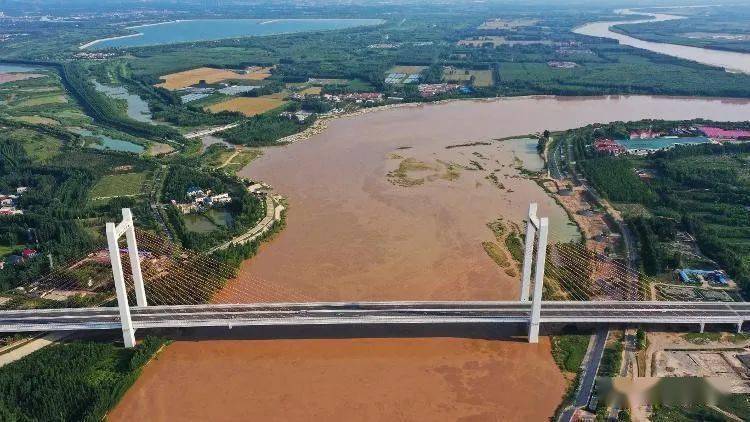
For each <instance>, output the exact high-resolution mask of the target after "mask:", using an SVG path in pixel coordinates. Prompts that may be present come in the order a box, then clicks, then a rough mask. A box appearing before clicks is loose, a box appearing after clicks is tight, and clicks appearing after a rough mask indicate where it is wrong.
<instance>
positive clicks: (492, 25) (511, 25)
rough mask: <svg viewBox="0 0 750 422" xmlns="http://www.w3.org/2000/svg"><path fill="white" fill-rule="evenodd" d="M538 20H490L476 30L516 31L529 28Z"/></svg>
mask: <svg viewBox="0 0 750 422" xmlns="http://www.w3.org/2000/svg"><path fill="white" fill-rule="evenodd" d="M537 22H539V19H490V20H488V21H485V22H484V23H483V24H481V25H479V27H478V28H477V29H516V28H521V27H524V26H531V25H534V24H536V23H537Z"/></svg>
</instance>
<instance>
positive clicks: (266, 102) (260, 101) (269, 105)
mask: <svg viewBox="0 0 750 422" xmlns="http://www.w3.org/2000/svg"><path fill="white" fill-rule="evenodd" d="M284 104H285V101H284V100H283V99H281V98H278V96H270V95H269V96H264V97H238V98H232V99H231V100H227V101H224V102H222V103H218V104H213V105H210V106H208V109H209V110H210V111H211V112H212V113H218V112H221V111H237V112H240V113H242V114H244V115H245V116H248V117H250V116H255V115H256V114H261V113H265V112H266V111H269V110H273V109H275V108H276V107H280V106H282V105H284Z"/></svg>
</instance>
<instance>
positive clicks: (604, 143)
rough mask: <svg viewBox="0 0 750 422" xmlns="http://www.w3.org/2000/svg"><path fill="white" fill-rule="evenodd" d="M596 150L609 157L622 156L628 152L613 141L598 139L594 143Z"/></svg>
mask: <svg viewBox="0 0 750 422" xmlns="http://www.w3.org/2000/svg"><path fill="white" fill-rule="evenodd" d="M594 150H595V151H596V152H598V153H602V154H609V155H620V154H622V153H624V152H625V151H626V149H625V147H623V146H622V145H620V144H618V143H617V141H615V140H612V139H597V140H596V141H594Z"/></svg>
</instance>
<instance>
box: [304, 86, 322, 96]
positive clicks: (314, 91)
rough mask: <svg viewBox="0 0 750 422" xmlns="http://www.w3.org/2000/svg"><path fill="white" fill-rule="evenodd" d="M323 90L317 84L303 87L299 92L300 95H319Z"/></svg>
mask: <svg viewBox="0 0 750 422" xmlns="http://www.w3.org/2000/svg"><path fill="white" fill-rule="evenodd" d="M322 91H323V88H322V87H319V86H311V87H308V88H305V89H303V90H302V91H300V92H299V93H300V94H302V95H320V93H321V92H322Z"/></svg>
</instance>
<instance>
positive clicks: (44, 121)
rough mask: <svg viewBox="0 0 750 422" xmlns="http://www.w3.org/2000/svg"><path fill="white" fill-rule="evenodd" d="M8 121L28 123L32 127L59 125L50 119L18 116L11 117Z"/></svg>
mask: <svg viewBox="0 0 750 422" xmlns="http://www.w3.org/2000/svg"><path fill="white" fill-rule="evenodd" d="M10 120H16V121H19V122H24V123H30V124H32V125H57V124H60V123H59V122H58V121H57V120H54V119H50V118H49V117H42V116H18V117H15V116H13V117H11V118H10Z"/></svg>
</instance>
